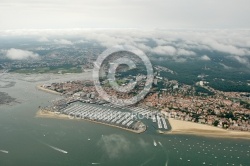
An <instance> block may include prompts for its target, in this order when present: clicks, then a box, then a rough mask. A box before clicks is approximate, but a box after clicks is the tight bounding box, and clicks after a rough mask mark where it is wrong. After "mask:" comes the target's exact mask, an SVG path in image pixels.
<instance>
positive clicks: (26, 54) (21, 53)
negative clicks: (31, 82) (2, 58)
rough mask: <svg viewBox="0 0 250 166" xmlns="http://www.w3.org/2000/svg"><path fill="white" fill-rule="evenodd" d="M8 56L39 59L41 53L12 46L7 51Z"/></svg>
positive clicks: (21, 58) (11, 57)
mask: <svg viewBox="0 0 250 166" xmlns="http://www.w3.org/2000/svg"><path fill="white" fill-rule="evenodd" d="M6 57H7V58H8V59H11V60H25V59H30V58H31V59H38V58H39V55H38V54H36V53H33V52H32V51H26V50H21V49H15V48H11V49H9V50H7V51H6Z"/></svg>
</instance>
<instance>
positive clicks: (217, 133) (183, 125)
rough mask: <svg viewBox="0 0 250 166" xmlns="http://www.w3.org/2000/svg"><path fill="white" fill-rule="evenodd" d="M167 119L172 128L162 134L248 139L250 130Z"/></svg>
mask: <svg viewBox="0 0 250 166" xmlns="http://www.w3.org/2000/svg"><path fill="white" fill-rule="evenodd" d="M168 121H169V123H170V125H171V127H172V130H171V131H169V132H165V133H164V134H183V135H197V136H205V137H214V138H240V139H250V132H244V131H233V130H226V129H222V128H218V127H215V126H209V125H204V124H198V123H193V122H187V121H182V120H177V119H173V118H168Z"/></svg>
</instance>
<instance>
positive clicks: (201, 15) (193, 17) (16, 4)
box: [0, 0, 250, 30]
mask: <svg viewBox="0 0 250 166" xmlns="http://www.w3.org/2000/svg"><path fill="white" fill-rule="evenodd" d="M44 28H52V29H53V28H55V29H56V28H62V29H64V28H146V29H150V28H166V29H177V28H178V29H196V28H205V29H210V28H211V29H217V28H218V29H220V28H223V29H225V28H226V29H250V0H0V29H2V30H6V29H44Z"/></svg>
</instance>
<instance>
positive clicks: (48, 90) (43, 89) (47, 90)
mask: <svg viewBox="0 0 250 166" xmlns="http://www.w3.org/2000/svg"><path fill="white" fill-rule="evenodd" d="M36 88H37V89H38V90H41V91H44V92H48V93H52V94H56V95H62V94H61V93H59V92H56V91H53V90H50V89H47V88H44V87H43V85H37V86H36Z"/></svg>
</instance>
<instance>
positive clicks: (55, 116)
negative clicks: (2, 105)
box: [35, 109, 146, 134]
mask: <svg viewBox="0 0 250 166" xmlns="http://www.w3.org/2000/svg"><path fill="white" fill-rule="evenodd" d="M35 117H36V118H51V119H63V120H78V121H81V120H84V121H89V122H92V123H97V124H102V125H106V126H111V127H115V128H119V129H122V130H126V131H129V132H133V133H136V134H140V133H143V132H145V131H146V129H144V130H140V131H136V130H131V129H128V128H123V127H120V126H116V125H112V124H107V123H102V122H98V121H94V120H90V119H75V118H69V116H68V115H65V114H59V113H56V112H51V111H46V110H41V109H40V110H39V111H38V112H37V113H36V116H35Z"/></svg>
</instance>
